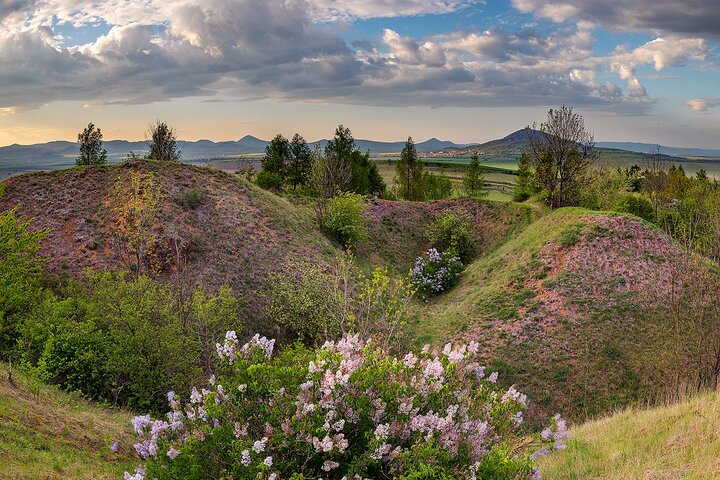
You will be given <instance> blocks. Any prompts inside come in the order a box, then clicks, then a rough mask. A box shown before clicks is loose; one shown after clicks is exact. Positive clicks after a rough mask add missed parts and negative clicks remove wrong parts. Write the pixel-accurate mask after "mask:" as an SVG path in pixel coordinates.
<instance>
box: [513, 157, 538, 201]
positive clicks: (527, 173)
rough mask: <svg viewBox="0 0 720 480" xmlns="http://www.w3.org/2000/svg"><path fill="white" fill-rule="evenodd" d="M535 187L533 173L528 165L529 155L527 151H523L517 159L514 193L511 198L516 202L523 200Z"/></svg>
mask: <svg viewBox="0 0 720 480" xmlns="http://www.w3.org/2000/svg"><path fill="white" fill-rule="evenodd" d="M534 189H535V175H534V174H533V171H532V167H531V166H530V157H529V156H528V154H527V153H523V154H522V155H521V156H520V161H518V171H517V179H516V180H515V193H514V194H513V200H514V201H516V202H524V201H525V200H527V199H528V198H530V195H532V193H533V191H534Z"/></svg>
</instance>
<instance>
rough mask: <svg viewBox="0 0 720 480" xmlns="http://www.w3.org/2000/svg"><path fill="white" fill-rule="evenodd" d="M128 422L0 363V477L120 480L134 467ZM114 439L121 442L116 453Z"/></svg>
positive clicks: (125, 414)
mask: <svg viewBox="0 0 720 480" xmlns="http://www.w3.org/2000/svg"><path fill="white" fill-rule="evenodd" d="M130 418H131V414H130V413H129V412H126V411H122V410H109V409H106V408H102V407H100V406H97V405H94V404H92V403H91V402H88V401H85V400H82V399H79V398H76V397H74V396H71V395H68V394H66V393H63V392H61V391H60V390H58V389H57V388H54V387H49V386H45V385H42V384H41V383H40V382H39V381H37V380H35V379H33V378H32V377H30V376H28V375H25V374H23V373H21V372H19V371H17V370H15V369H10V368H9V367H8V366H7V365H6V364H0V478H7V479H13V480H41V479H42V480H54V479H62V480H81V479H82V480H85V479H87V480H90V479H98V480H102V479H108V480H109V479H118V478H122V474H123V472H124V471H126V470H131V469H132V468H133V467H134V465H136V464H137V459H135V458H133V457H132V456H131V455H130V454H129V452H130V451H131V450H132V441H133V436H132V429H131V426H130ZM112 440H117V441H118V442H120V451H119V453H117V454H114V453H112V452H110V448H109V446H110V442H111V441H112Z"/></svg>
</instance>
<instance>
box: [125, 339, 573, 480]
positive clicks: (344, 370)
mask: <svg viewBox="0 0 720 480" xmlns="http://www.w3.org/2000/svg"><path fill="white" fill-rule="evenodd" d="M218 354H219V356H220V357H221V358H222V359H224V360H225V361H226V365H225V367H224V368H222V369H221V370H220V371H219V372H218V375H217V377H215V376H213V377H212V378H211V379H209V381H208V382H205V383H204V384H203V385H202V387H204V388H193V390H192V392H190V394H189V399H188V393H189V392H178V393H171V394H169V395H168V400H169V408H170V411H169V412H168V414H167V415H166V416H165V417H164V418H163V419H158V420H153V419H152V418H151V417H150V416H145V415H143V416H138V417H135V418H134V419H133V422H132V423H133V426H134V428H135V432H136V434H137V436H138V443H136V445H135V448H136V450H137V451H138V453H139V454H140V456H141V457H142V458H143V459H144V460H145V463H144V465H143V466H142V468H143V469H144V470H145V471H144V472H142V473H141V476H144V478H155V479H158V480H169V479H177V478H182V479H187V480H194V479H197V480H199V479H205V478H237V479H241V478H242V479H266V480H267V479H276V478H277V479H278V480H279V479H295V480H301V479H319V478H326V479H341V478H350V479H353V478H371V479H382V478H396V479H407V480H410V479H414V480H423V479H425V480H430V479H433V480H442V479H448V480H449V479H454V478H468V479H469V478H482V479H484V480H507V479H517V480H530V479H531V478H537V475H538V474H537V472H536V471H535V467H534V466H533V456H532V454H533V453H534V452H538V449H540V448H541V447H544V448H542V452H539V453H538V454H540V453H546V452H548V451H549V450H548V449H562V448H564V441H565V439H566V438H567V436H568V433H567V429H566V425H565V422H564V421H563V420H562V419H561V418H560V416H556V417H555V419H554V420H553V421H552V423H551V426H550V427H549V428H547V429H546V430H544V431H543V432H542V434H536V435H534V436H524V437H523V436H521V433H520V430H519V428H520V425H521V424H522V416H523V411H524V410H525V408H526V402H527V399H526V397H525V395H523V394H521V393H520V392H518V391H517V390H516V389H515V387H510V388H509V389H507V390H504V389H502V388H501V387H500V386H498V385H497V383H496V378H497V373H492V374H490V372H485V370H484V367H481V366H480V364H479V363H478V362H479V361H482V358H481V357H480V355H479V346H478V344H477V343H475V342H471V344H470V345H451V344H448V345H447V346H446V347H445V348H444V349H443V351H442V353H440V352H433V353H430V352H424V353H419V354H414V353H408V354H407V355H405V356H403V357H394V356H392V355H391V354H390V353H389V352H388V351H387V350H385V349H383V348H382V347H380V346H379V345H378V344H377V343H374V342H372V341H370V342H368V341H367V339H366V338H363V337H361V336H347V337H344V338H343V339H341V340H340V341H337V342H328V343H326V344H325V345H323V346H322V347H321V348H319V349H316V350H308V349H306V348H303V347H299V346H296V347H291V348H285V349H283V350H281V351H280V352H279V353H277V354H276V353H275V342H274V340H269V339H267V338H265V337H260V336H258V335H256V336H255V337H253V338H252V339H251V340H250V341H249V342H247V343H245V344H244V345H243V344H242V343H241V342H240V341H239V339H238V337H237V335H236V334H235V332H232V331H229V332H227V334H226V336H225V341H224V343H223V344H221V345H219V346H218ZM127 476H130V475H129V474H128V475H127Z"/></svg>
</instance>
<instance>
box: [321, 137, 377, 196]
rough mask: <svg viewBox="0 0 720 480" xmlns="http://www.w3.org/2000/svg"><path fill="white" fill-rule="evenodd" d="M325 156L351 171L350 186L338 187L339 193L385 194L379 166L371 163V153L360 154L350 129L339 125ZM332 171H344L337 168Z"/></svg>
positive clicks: (326, 148)
mask: <svg viewBox="0 0 720 480" xmlns="http://www.w3.org/2000/svg"><path fill="white" fill-rule="evenodd" d="M325 156H326V157H327V159H328V161H329V162H337V163H340V164H344V165H346V166H347V167H345V168H349V170H350V176H349V182H348V185H346V186H343V185H338V189H337V192H344V191H347V190H350V191H353V192H355V193H358V194H360V195H381V194H383V193H384V192H385V182H384V181H383V179H382V177H381V176H380V171H379V170H378V168H377V165H376V164H374V163H372V162H371V161H370V154H369V152H366V153H361V152H360V150H359V149H358V148H357V146H356V144H355V139H354V138H353V136H352V133H351V132H350V129H349V128H347V127H344V126H343V125H338V127H337V129H335V136H334V137H333V138H332V139H331V140H330V141H329V142H328V144H327V146H326V147H325ZM332 170H333V171H337V172H342V171H343V169H340V168H337V167H336V168H333V169H332ZM340 178H341V177H340Z"/></svg>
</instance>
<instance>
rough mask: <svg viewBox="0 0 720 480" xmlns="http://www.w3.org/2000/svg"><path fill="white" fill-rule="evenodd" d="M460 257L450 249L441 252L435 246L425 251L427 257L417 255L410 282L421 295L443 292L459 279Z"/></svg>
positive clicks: (461, 267) (461, 266)
mask: <svg viewBox="0 0 720 480" xmlns="http://www.w3.org/2000/svg"><path fill="white" fill-rule="evenodd" d="M463 268H464V267H463V264H462V262H461V261H460V258H459V257H457V256H456V255H455V253H454V252H452V251H446V252H443V253H440V252H438V251H437V250H436V249H435V248H431V249H430V250H428V251H427V258H423V257H418V259H417V260H416V261H415V266H414V267H413V269H412V273H411V274H412V282H413V285H414V286H415V288H416V289H417V290H418V292H420V294H421V295H422V296H423V297H426V298H427V297H429V296H432V295H436V294H438V293H442V292H445V291H447V290H449V289H451V288H452V287H454V286H455V285H456V284H457V283H458V281H459V280H460V273H462V271H463Z"/></svg>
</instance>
